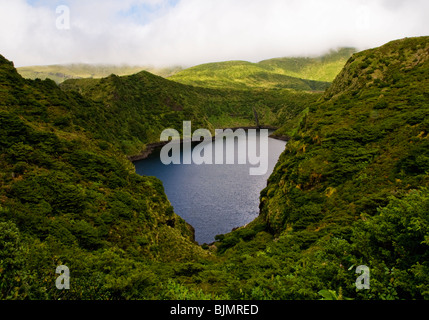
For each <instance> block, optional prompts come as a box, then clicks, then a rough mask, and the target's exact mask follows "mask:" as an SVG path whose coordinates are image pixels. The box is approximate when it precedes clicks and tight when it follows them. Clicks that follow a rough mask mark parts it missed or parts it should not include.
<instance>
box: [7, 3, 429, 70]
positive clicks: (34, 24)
mask: <svg viewBox="0 0 429 320" xmlns="http://www.w3.org/2000/svg"><path fill="white" fill-rule="evenodd" d="M428 13H429V1H428V0H61V1H58V0H13V1H11V0H0V54H1V55H3V56H4V57H5V58H7V59H9V60H11V61H13V62H14V64H15V66H17V67H19V66H29V65H50V64H67V63H102V64H129V65H144V66H155V67H162V66H172V65H181V66H192V65H197V64H201V63H206V62H214V61H226V60H246V61H251V62H257V61H261V60H264V59H270V58H275V57H286V56H289V57H290V56H317V55H321V54H324V53H326V52H328V51H329V50H330V49H336V48H339V47H355V48H357V49H358V50H364V49H368V48H373V47H377V46H380V45H383V44H384V43H387V42H389V41H391V40H395V39H400V38H404V37H413V36H424V35H429V19H428V17H427V16H428Z"/></svg>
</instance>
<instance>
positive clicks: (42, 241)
mask: <svg viewBox="0 0 429 320" xmlns="http://www.w3.org/2000/svg"><path fill="white" fill-rule="evenodd" d="M83 109H87V110H92V112H99V111H100V109H99V108H98V106H97V105H95V104H93V102H92V101H89V100H85V99H84V98H83V97H82V96H79V95H77V94H67V93H65V92H63V91H61V90H60V88H59V87H58V86H57V85H56V84H55V83H54V82H53V81H51V80H46V81H40V80H39V81H32V80H25V79H23V78H22V77H21V76H20V75H19V74H18V73H17V72H16V70H15V68H14V67H13V64H12V63H11V62H9V61H7V60H6V59H4V58H3V57H2V56H0V150H1V153H0V231H1V232H0V299H22V298H32V299H45V298H49V299H58V298H66V297H68V298H74V299H98V298H105V299H112V298H125V297H128V298H131V297H133V296H134V297H137V296H138V297H144V296H146V297H150V296H152V295H153V293H151V291H152V289H153V286H156V285H158V284H157V283H155V282H153V281H154V279H155V278H156V277H157V276H155V273H154V270H155V268H157V267H152V266H151V265H152V264H154V263H156V262H157V261H164V262H168V261H180V260H186V261H192V260H193V259H197V258H201V257H204V256H205V255H206V254H205V253H204V252H203V250H201V248H200V247H198V246H197V245H196V244H195V243H194V242H193V230H192V228H191V227H190V226H189V225H187V224H186V223H185V222H184V221H183V219H181V218H180V217H179V216H177V215H176V214H175V213H174V210H173V208H172V206H171V204H170V202H169V201H168V199H167V197H166V195H165V193H164V190H163V186H162V183H161V182H160V181H159V180H157V179H155V178H153V177H141V176H139V175H137V174H135V172H134V168H133V166H132V165H131V164H130V163H129V162H128V161H127V160H126V159H125V155H123V154H122V153H121V152H119V151H118V150H117V149H116V148H115V147H114V146H112V144H110V143H109V141H106V140H103V139H102V138H94V136H95V135H97V132H96V128H93V131H92V132H87V131H86V130H87V129H86V128H91V123H85V121H86V119H85V118H80V115H81V114H82V110H83ZM61 264H65V265H67V266H68V267H69V268H70V270H71V272H72V274H73V286H72V288H71V289H70V290H68V291H67V293H64V292H61V291H58V290H57V289H56V288H55V286H53V285H52V284H53V283H54V282H53V281H55V277H56V275H55V269H56V267H57V266H58V265H61ZM151 287H152V289H151ZM125 288H135V291H133V290H125Z"/></svg>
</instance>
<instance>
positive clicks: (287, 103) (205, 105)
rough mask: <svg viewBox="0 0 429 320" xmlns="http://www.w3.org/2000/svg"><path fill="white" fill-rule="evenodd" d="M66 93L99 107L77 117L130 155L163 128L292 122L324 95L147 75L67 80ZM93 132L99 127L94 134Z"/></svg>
mask: <svg viewBox="0 0 429 320" xmlns="http://www.w3.org/2000/svg"><path fill="white" fill-rule="evenodd" d="M60 87H61V89H62V90H64V91H65V92H77V93H79V94H82V95H83V96H85V97H86V98H87V99H90V100H91V101H93V103H94V104H95V105H97V106H98V107H97V109H92V110H91V109H88V108H82V110H81V111H80V113H79V114H78V115H77V116H78V117H83V118H84V119H85V120H84V121H85V123H91V126H92V128H93V129H89V130H90V131H96V132H98V133H99V134H100V135H101V137H103V138H104V139H106V140H108V141H111V142H112V143H115V144H116V145H117V146H119V148H121V150H123V151H124V152H125V153H126V154H128V155H134V154H136V153H138V152H140V151H141V150H142V149H143V148H144V146H145V145H146V144H147V143H153V142H158V141H159V137H160V134H161V132H162V130H164V129H166V128H175V129H177V130H179V131H181V129H182V125H183V124H182V123H183V121H185V120H186V121H192V127H193V128H194V129H197V128H207V129H209V130H212V131H214V129H215V128H224V127H239V126H255V125H256V121H255V117H254V110H255V111H256V112H257V114H258V120H259V124H260V125H263V126H277V125H278V124H279V121H282V120H284V119H293V118H294V117H296V116H297V115H299V113H300V112H302V110H304V109H305V108H306V107H307V105H308V104H309V103H311V102H314V101H316V100H317V99H318V98H319V97H320V94H317V93H307V92H295V91H291V90H231V89H209V88H200V87H193V86H188V85H184V84H181V83H177V82H174V81H170V80H167V79H164V78H161V77H159V76H155V75H153V74H150V73H148V72H144V71H143V72H140V73H138V74H135V75H131V76H124V77H118V76H115V75H112V76H110V77H107V78H103V79H79V80H74V79H73V80H68V81H65V82H64V83H62V84H61V85H60ZM94 128H96V129H95V130H94Z"/></svg>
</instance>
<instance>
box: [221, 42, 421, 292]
mask: <svg viewBox="0 0 429 320" xmlns="http://www.w3.org/2000/svg"><path fill="white" fill-rule="evenodd" d="M428 52H429V38H428V37H422V38H411V39H404V40H400V41H394V42H391V43H388V44H386V45H385V46H383V47H380V48H377V49H373V50H368V51H364V52H360V53H358V54H355V55H354V56H353V58H352V59H350V60H349V61H348V63H347V65H346V66H345V68H344V69H343V71H342V72H341V73H340V74H339V75H338V77H337V78H336V80H335V81H334V82H333V84H332V86H331V87H330V88H329V89H328V90H327V91H326V93H325V94H324V96H323V98H322V99H320V100H319V101H318V102H317V103H316V104H314V105H312V106H310V108H309V110H308V112H307V113H306V114H305V116H304V117H303V119H302V121H301V124H300V128H299V130H298V131H297V132H296V134H295V135H294V137H293V139H292V140H291V141H289V143H288V145H287V147H286V150H285V152H284V153H283V154H282V155H281V157H280V159H279V162H278V164H277V166H276V168H275V170H274V172H273V174H272V175H271V177H270V179H269V181H268V186H267V188H266V189H265V190H263V191H262V193H261V204H260V209H261V214H260V216H259V217H258V219H256V220H255V221H254V222H253V223H252V225H251V226H249V227H248V228H244V229H242V230H239V231H237V232H233V233H231V234H228V235H225V236H222V239H220V240H222V241H221V242H220V244H219V248H220V249H222V251H223V250H226V254H228V255H230V256H232V257H235V258H236V259H239V258H237V255H238V256H240V253H241V254H242V255H241V256H242V257H244V256H245V255H246V254H247V255H250V256H247V258H248V259H249V260H251V259H257V256H258V254H260V255H262V256H264V257H265V256H268V257H270V260H271V261H270V262H269V263H268V262H267V261H269V260H265V261H264V263H267V264H268V265H269V266H270V267H266V268H264V269H263V270H264V272H263V273H262V274H264V276H261V273H258V272H253V273H252V274H258V276H256V277H251V279H253V280H254V281H257V283H258V285H253V287H252V288H251V287H249V291H250V290H256V288H258V289H257V290H258V293H260V294H264V296H266V297H269V298H312V299H316V298H317V297H318V292H319V291H320V290H331V292H336V294H337V295H339V294H340V291H341V294H342V295H343V297H349V298H357V299H360V298H373V299H398V298H401V299H414V298H417V299H420V298H426V299H427V298H429V296H428V293H429V291H428V289H429V282H428V278H427V275H428V274H429V264H428V261H429V260H428V256H427V254H428V249H429V248H428V247H427V246H428V239H429V238H428V236H429V233H428V231H429V229H428V227H429V210H428V209H429V208H428V190H427V189H425V187H427V186H428V183H429V166H428V165H429V162H428V160H429V157H428V156H429V153H428V150H429V144H428V137H429V130H428V129H429V127H428V124H429V123H428V119H429V92H428V88H429V78H428V75H429V59H428V58H429V54H428ZM260 229H262V230H263V231H261V232H258V230H260ZM267 232H268V234H269V236H268V234H267ZM243 235H244V236H243ZM261 237H269V238H274V241H273V242H270V241H268V242H267V241H261V240H260V238H261ZM249 239H252V240H249ZM243 240H244V241H243ZM267 243H268V245H267ZM255 247H256V248H258V250H259V251H257V252H255V251H254V250H252V249H250V248H255ZM243 248H246V249H245V250H243ZM257 261H259V263H262V260H257ZM255 264H257V263H256V262H255V261H253V262H252V263H251V265H253V266H254V265H255ZM361 264H362V265H367V266H368V267H369V268H370V269H371V274H372V282H371V289H370V290H368V291H365V290H363V291H356V288H355V287H354V282H353V281H352V279H353V278H356V275H355V274H354V270H353V269H354V268H356V266H358V265H361ZM274 266H278V267H274ZM267 271H269V272H267ZM271 275H272V276H273V278H271V279H270V276H271ZM273 289H274V290H273ZM323 292H326V291H323ZM328 292H329V291H328Z"/></svg>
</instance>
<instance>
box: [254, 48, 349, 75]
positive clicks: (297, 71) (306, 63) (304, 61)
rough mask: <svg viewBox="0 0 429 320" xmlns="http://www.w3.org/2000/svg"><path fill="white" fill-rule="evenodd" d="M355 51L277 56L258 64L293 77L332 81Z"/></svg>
mask: <svg viewBox="0 0 429 320" xmlns="http://www.w3.org/2000/svg"><path fill="white" fill-rule="evenodd" d="M355 52H356V49H354V48H341V49H338V50H331V51H330V52H329V53H328V54H325V55H323V56H320V57H315V58H302V57H296V58H275V59H269V60H264V61H261V62H259V63H258V65H259V66H262V67H264V68H266V69H267V70H270V71H273V72H276V73H278V74H283V75H287V76H291V77H296V78H301V79H309V80H316V81H325V82H332V81H333V80H334V79H335V77H336V76H337V75H338V73H340V71H341V70H342V68H343V67H344V65H345V64H346V62H347V60H348V59H349V58H350V57H351V56H352V54H353V53H355Z"/></svg>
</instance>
